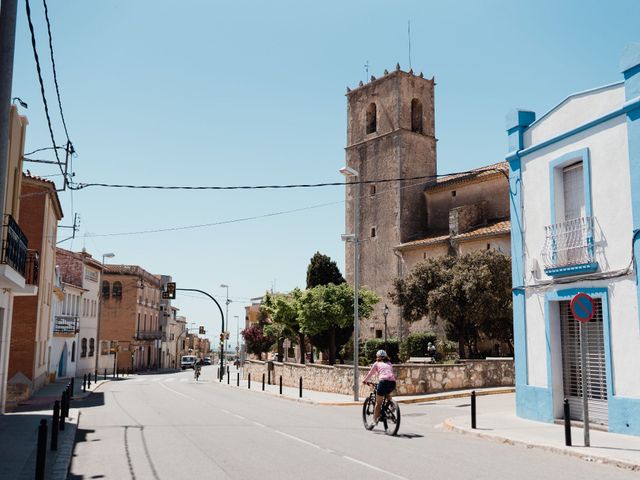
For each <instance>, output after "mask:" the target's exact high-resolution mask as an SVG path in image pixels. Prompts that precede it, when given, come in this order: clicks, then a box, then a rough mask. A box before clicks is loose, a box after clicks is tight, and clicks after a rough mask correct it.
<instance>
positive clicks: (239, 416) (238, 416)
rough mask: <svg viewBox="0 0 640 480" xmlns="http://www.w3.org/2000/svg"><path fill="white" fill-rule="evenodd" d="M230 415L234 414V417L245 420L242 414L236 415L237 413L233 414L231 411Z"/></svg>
mask: <svg viewBox="0 0 640 480" xmlns="http://www.w3.org/2000/svg"><path fill="white" fill-rule="evenodd" d="M231 415H233V416H234V417H236V418H239V419H240V420H246V418H245V417H243V416H242V415H237V414H235V413H232V414H231Z"/></svg>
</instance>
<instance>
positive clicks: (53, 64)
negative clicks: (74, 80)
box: [42, 0, 75, 154]
mask: <svg viewBox="0 0 640 480" xmlns="http://www.w3.org/2000/svg"><path fill="white" fill-rule="evenodd" d="M42 4H43V5H44V18H45V19H46V21H47V32H48V33H49V52H50V53H51V68H52V69H53V83H54V84H55V86H56V95H57V96H58V107H60V118H62V126H63V127H64V134H65V135H66V137H67V144H68V147H69V153H71V154H72V153H74V152H75V150H74V148H73V143H71V140H69V132H68V131H67V122H66V121H65V119H64V113H62V100H61V99H60V87H59V86H58V74H57V72H56V61H55V59H54V58H53V38H52V36H51V23H50V22H49V9H48V8H47V0H42ZM54 145H55V143H54Z"/></svg>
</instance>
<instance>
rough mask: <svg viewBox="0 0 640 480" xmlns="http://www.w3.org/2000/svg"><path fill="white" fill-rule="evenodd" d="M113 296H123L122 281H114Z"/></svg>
mask: <svg viewBox="0 0 640 480" xmlns="http://www.w3.org/2000/svg"><path fill="white" fill-rule="evenodd" d="M113 296H114V297H115V298H120V297H122V283H120V282H113Z"/></svg>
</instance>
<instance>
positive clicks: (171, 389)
mask: <svg viewBox="0 0 640 480" xmlns="http://www.w3.org/2000/svg"><path fill="white" fill-rule="evenodd" d="M158 385H160V386H161V387H162V388H165V389H167V390H169V391H170V392H173V393H175V394H177V395H180V396H181V397H184V398H188V399H189V400H195V398H193V397H190V396H189V395H185V394H184V393H180V392H178V391H176V390H174V389H173V388H169V387H167V386H166V385H165V384H164V383H159V384H158Z"/></svg>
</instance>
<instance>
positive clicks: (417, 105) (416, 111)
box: [411, 98, 422, 133]
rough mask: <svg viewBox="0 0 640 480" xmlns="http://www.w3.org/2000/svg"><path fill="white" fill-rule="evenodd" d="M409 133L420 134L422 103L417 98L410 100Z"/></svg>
mask: <svg viewBox="0 0 640 480" xmlns="http://www.w3.org/2000/svg"><path fill="white" fill-rule="evenodd" d="M411 131H412V132H417V133H422V103H421V102H420V100H418V99H417V98H414V99H413V100H411Z"/></svg>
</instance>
